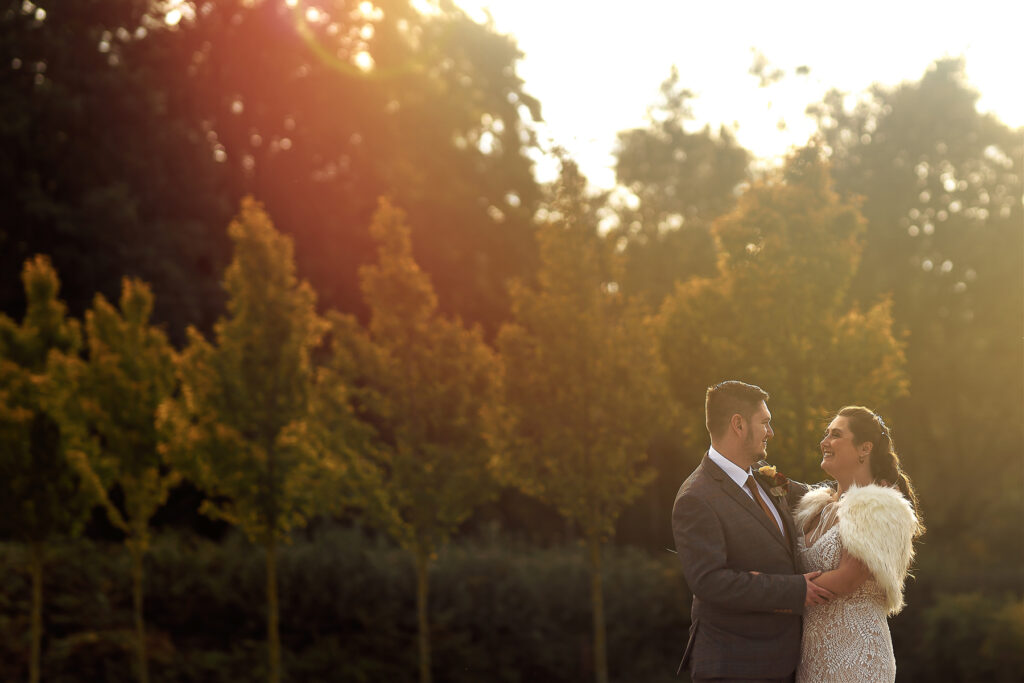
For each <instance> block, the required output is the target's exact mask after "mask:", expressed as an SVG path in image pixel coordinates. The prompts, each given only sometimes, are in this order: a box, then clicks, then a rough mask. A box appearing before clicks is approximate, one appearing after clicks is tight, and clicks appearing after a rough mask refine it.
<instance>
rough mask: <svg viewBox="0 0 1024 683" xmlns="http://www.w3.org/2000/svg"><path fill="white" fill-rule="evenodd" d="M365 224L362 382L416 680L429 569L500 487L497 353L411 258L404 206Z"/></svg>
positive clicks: (386, 209)
mask: <svg viewBox="0 0 1024 683" xmlns="http://www.w3.org/2000/svg"><path fill="white" fill-rule="evenodd" d="M370 232H371V234H372V235H373V237H374V239H375V240H376V241H377V243H378V245H379V246H378V258H377V263H376V264H373V265H369V266H365V267H364V268H363V269H362V270H361V271H360V278H361V280H362V287H363V291H364V292H365V296H366V302H367V304H368V305H369V307H370V311H371V316H370V324H369V333H370V338H371V340H372V343H373V344H374V345H375V346H376V347H377V349H378V354H377V355H376V358H377V360H378V363H377V364H376V365H375V366H370V367H368V368H366V370H369V371H370V373H369V376H368V377H367V381H368V382H369V383H370V385H371V386H372V387H373V388H374V390H375V391H376V392H377V394H378V396H379V397H380V399H381V401H380V402H379V403H378V406H379V412H378V413H377V415H376V416H374V418H371V419H374V421H375V422H376V423H377V424H378V425H379V428H380V434H381V439H382V443H381V445H380V449H381V450H382V451H384V461H383V463H382V466H383V468H384V474H383V476H382V479H383V485H384V487H385V491H386V495H387V498H388V500H389V503H390V505H391V510H392V512H393V514H390V515H389V516H388V518H387V519H385V520H380V521H383V522H384V524H383V526H384V528H385V530H386V531H387V532H388V533H389V534H390V535H391V536H392V537H393V538H394V539H395V540H396V541H397V542H398V543H399V544H400V545H401V546H402V547H403V548H404V549H405V550H407V551H408V552H409V553H410V554H411V556H412V559H413V561H414V565H415V568H416V609H417V619H418V631H419V655H420V656H419V665H420V681H421V683H429V682H430V680H431V664H430V659H431V658H430V626H429V619H428V609H427V608H428V604H429V603H428V598H429V569H430V565H431V563H432V562H433V561H434V559H436V557H437V552H438V549H439V548H440V547H441V546H442V545H444V544H445V543H446V542H447V541H448V539H449V538H450V537H451V535H452V533H453V532H454V531H456V530H457V529H458V527H459V525H460V524H461V523H462V522H464V521H465V520H466V519H467V518H468V517H469V515H470V514H471V513H472V512H473V510H474V508H476V507H478V506H479V505H480V504H481V503H483V502H485V501H486V500H489V499H491V498H493V497H494V496H495V495H496V494H497V482H496V481H495V480H494V479H493V477H492V476H491V474H490V472H489V462H490V460H491V458H492V446H491V441H492V439H491V437H492V435H493V432H494V426H493V424H494V418H495V416H496V413H497V401H498V381H499V374H498V361H497V358H496V357H495V356H494V353H493V352H492V351H491V349H490V348H489V347H488V346H487V345H486V344H485V343H484V340H483V336H482V333H481V331H480V329H479V328H474V329H471V330H468V329H466V328H464V327H463V326H462V322H461V321H460V320H458V319H456V320H448V319H446V318H444V317H441V316H440V315H439V313H438V310H437V296H436V294H435V293H434V289H433V286H432V284H431V281H430V278H429V277H428V276H427V275H426V274H425V273H424V272H423V271H422V270H420V268H419V266H418V265H417V263H416V261H415V260H414V259H413V254H412V244H411V241H410V235H409V232H410V231H409V228H408V226H407V225H406V222H405V214H404V212H402V211H400V210H398V209H396V208H394V207H393V206H392V205H391V204H390V203H389V202H387V201H385V200H382V201H381V203H380V208H379V209H378V210H377V213H376V214H375V216H374V220H373V225H372V226H371V228H370Z"/></svg>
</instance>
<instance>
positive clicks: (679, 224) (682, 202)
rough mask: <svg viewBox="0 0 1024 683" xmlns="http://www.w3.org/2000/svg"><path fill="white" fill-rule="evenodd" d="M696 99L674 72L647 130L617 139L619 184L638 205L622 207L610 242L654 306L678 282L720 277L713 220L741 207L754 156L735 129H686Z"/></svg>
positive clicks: (629, 285)
mask: <svg viewBox="0 0 1024 683" xmlns="http://www.w3.org/2000/svg"><path fill="white" fill-rule="evenodd" d="M693 97H694V95H693V93H692V92H690V91H689V90H686V89H684V88H683V87H682V86H681V84H680V82H679V72H678V70H677V69H675V68H674V67H673V69H672V74H671V76H669V78H668V79H667V80H666V81H665V82H664V83H662V85H661V99H660V100H659V101H658V102H657V103H656V104H655V106H653V107H651V109H650V110H649V111H648V115H647V118H648V125H647V127H645V128H634V129H632V130H627V131H622V132H620V133H619V135H618V147H617V149H616V153H615V157H616V159H615V175H616V179H617V180H618V182H619V184H620V185H621V186H623V187H625V188H626V189H628V190H629V191H630V192H631V193H632V194H633V196H634V197H635V199H636V203H635V205H626V206H621V207H618V210H617V214H618V221H619V225H618V227H617V228H616V229H615V230H613V231H612V232H611V234H610V239H613V240H617V241H618V246H619V248H620V249H622V250H623V251H624V260H625V270H624V272H623V274H622V280H623V281H622V283H621V284H622V286H623V287H624V288H625V291H626V292H627V293H629V294H631V295H639V296H641V297H643V298H644V299H645V300H646V301H647V302H648V303H650V304H651V305H654V306H657V305H659V304H660V303H661V301H662V299H664V298H665V296H667V295H668V294H670V293H671V292H672V290H673V288H674V286H675V283H676V282H677V281H681V280H685V279H687V278H689V277H692V276H695V275H699V276H710V275H712V274H713V266H714V259H715V245H714V242H713V240H712V238H711V232H710V229H711V222H712V221H713V220H714V219H715V218H717V217H718V216H721V215H722V214H724V213H726V212H728V211H729V210H730V209H732V207H733V206H735V204H736V196H737V189H738V187H739V186H740V185H741V184H742V183H744V182H745V181H747V180H748V172H747V166H748V164H749V162H750V153H749V152H747V150H745V149H743V148H742V147H740V146H739V145H738V144H737V143H736V140H735V139H734V138H733V136H732V134H731V132H730V131H729V129H728V128H725V127H724V126H723V127H722V128H721V129H720V130H719V131H718V133H717V134H715V133H713V132H712V131H711V129H710V127H708V126H705V127H704V128H703V129H701V130H698V131H691V130H687V124H688V122H689V121H690V120H691V119H692V118H693V115H692V113H691V111H690V107H689V103H688V100H690V99H692V98H693Z"/></svg>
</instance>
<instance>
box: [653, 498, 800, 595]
mask: <svg viewBox="0 0 1024 683" xmlns="http://www.w3.org/2000/svg"><path fill="white" fill-rule="evenodd" d="M672 533H673V535H674V536H675V542H676V550H677V551H678V553H679V561H680V562H681V563H682V565H683V575H684V576H685V577H686V583H687V584H688V585H689V586H690V590H692V591H693V594H694V595H696V596H697V597H698V598H700V599H701V600H703V601H705V602H708V603H711V604H715V605H718V606H720V607H726V608H729V609H736V610H742V611H748V612H772V611H776V610H790V611H792V612H793V613H795V614H802V613H803V611H804V600H805V599H806V593H807V587H806V583H805V581H804V577H803V576H802V575H800V574H752V573H751V572H749V571H740V570H736V569H732V568H730V567H728V566H727V564H726V560H727V556H726V549H725V535H724V533H723V531H722V527H721V524H720V522H719V520H718V516H717V515H716V514H715V513H714V511H713V510H711V508H710V507H709V506H708V505H707V503H705V502H704V501H703V500H701V499H700V498H698V497H696V496H683V497H681V498H679V499H678V500H677V501H676V504H675V507H674V509H673V511H672Z"/></svg>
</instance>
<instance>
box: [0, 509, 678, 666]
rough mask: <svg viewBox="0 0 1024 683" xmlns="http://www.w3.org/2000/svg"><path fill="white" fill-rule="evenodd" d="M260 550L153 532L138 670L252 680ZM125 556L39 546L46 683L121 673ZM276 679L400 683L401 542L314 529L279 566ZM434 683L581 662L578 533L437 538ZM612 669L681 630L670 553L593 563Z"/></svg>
mask: <svg viewBox="0 0 1024 683" xmlns="http://www.w3.org/2000/svg"><path fill="white" fill-rule="evenodd" d="M21 562H22V558H21V556H20V553H19V551H18V549H17V548H16V547H14V546H0V569H3V570H6V571H5V572H4V575H5V576H7V577H10V578H9V579H8V580H7V581H5V582H4V584H3V585H2V586H0V606H3V608H4V609H3V611H2V616H0V680H19V679H22V678H25V665H24V662H25V660H26V652H27V646H28V640H27V635H26V634H27V615H28V597H29V588H28V582H27V575H26V573H25V571H24V570H23V569H22V568H21ZM263 562H264V558H263V556H262V553H261V552H260V551H259V549H257V548H254V547H253V546H251V545H249V544H248V543H247V542H246V541H245V540H244V539H243V538H241V537H240V536H234V535H232V536H229V537H228V538H227V539H226V540H225V541H224V542H223V543H221V544H216V543H212V542H209V541H202V540H198V539H196V538H194V537H190V536H163V537H160V538H159V539H158V540H157V541H156V542H155V544H154V547H153V552H152V553H151V555H150V557H149V558H148V559H147V567H146V571H147V577H148V580H147V585H146V614H147V620H148V622H149V630H148V638H149V642H148V643H147V645H148V646H149V651H150V654H151V659H152V667H151V679H152V680H153V681H154V683H157V682H159V683H163V682H167V683H170V682H174V683H178V682H181V683H185V682H186V681H188V682H194V681H203V682H206V681H210V682H220V681H224V682H228V681H231V682H234V681H242V680H259V679H261V678H263V677H265V661H266V656H265V649H264V648H265V644H264V641H265V637H266V633H265V621H264V614H265V604H264V593H263V572H264V564H263ZM129 570H130V568H129V562H128V557H127V554H126V553H125V552H124V551H123V549H122V548H121V547H120V546H119V545H100V544H95V543H90V542H87V541H82V542H79V543H75V544H72V545H66V546H62V547H60V548H58V549H56V550H55V551H54V553H53V556H52V557H51V559H50V565H49V569H48V574H47V576H48V579H47V584H48V585H47V593H46V595H47V605H46V610H45V614H46V620H47V621H46V640H45V643H44V661H43V674H44V678H45V680H48V681H62V682H63V681H67V682H68V683H70V682H72V681H89V682H90V683H92V682H95V681H118V682H119V681H131V680H133V677H132V673H131V672H132V668H131V662H132V660H131V657H132V650H131V637H132V636H131V600H130V594H129V587H130V582H129V581H128V577H129ZM278 571H279V576H280V588H281V593H280V595H281V628H280V631H281V637H282V645H283V648H284V651H283V667H284V674H285V680H287V681H289V682H291V683H298V682H305V681H310V682H313V681H351V682H353V683H354V682H363V681H365V682H371V681H373V682H376V681H388V682H392V681H394V682H396V683H400V682H401V681H410V682H412V681H415V680H416V679H417V675H416V674H417V661H416V646H415V637H416V621H415V592H414V576H413V569H412V565H411V561H410V559H409V558H408V556H407V555H406V554H405V553H403V552H401V551H399V550H398V549H396V548H394V547H393V546H391V545H389V544H386V543H384V542H382V541H379V540H376V539H374V538H372V537H370V536H368V535H366V534H364V533H362V532H361V531H359V530H357V529H342V528H337V527H326V528H322V529H321V530H319V531H317V532H315V533H311V534H310V535H309V537H305V536H302V537H299V538H297V539H296V540H295V542H294V543H293V544H292V545H290V546H288V547H286V548H284V550H283V552H282V553H281V558H280V564H279V568H278ZM431 585H432V591H431V596H430V599H431V614H432V630H433V637H434V647H435V650H434V670H435V674H436V677H437V679H438V680H443V681H452V682H454V683H462V682H465V683H469V682H470V681H473V682H477V681H496V682H501V681H508V682H510V683H512V682H516V681H574V682H575V681H580V680H588V679H589V678H590V677H592V674H593V672H592V669H591V667H592V661H593V657H592V653H591V651H590V642H591V620H590V613H589V609H590V606H589V605H590V603H589V593H588V591H589V577H588V574H587V569H586V565H585V563H584V558H583V552H582V549H581V548H577V547H563V548H552V549H538V548H535V547H530V546H526V545H522V544H510V543H509V542H508V541H507V539H502V538H500V537H497V536H495V535H493V534H492V536H491V538H489V539H487V540H482V541H477V542H472V543H466V544H459V545H455V546H451V547H449V548H447V549H446V550H444V551H443V552H442V553H441V554H440V557H439V558H438V561H437V562H436V563H435V565H434V567H433V569H432V576H431ZM605 587H606V588H605V590H606V602H607V610H608V614H607V616H608V642H609V655H610V658H609V666H610V670H611V674H612V678H613V679H614V680H622V681H649V682H653V681H669V680H678V679H676V678H675V677H674V668H675V665H676V662H677V661H678V657H679V656H680V654H681V652H682V645H683V643H684V642H685V637H686V630H687V627H688V600H687V595H686V589H685V585H684V584H683V581H682V576H681V572H680V571H679V570H678V568H677V566H676V564H675V562H674V558H672V557H671V556H670V555H668V554H667V553H666V555H665V557H663V558H662V557H656V558H652V557H651V556H650V555H649V554H647V553H644V552H640V551H634V550H628V549H615V548H610V549H609V552H608V558H607V563H606V576H605Z"/></svg>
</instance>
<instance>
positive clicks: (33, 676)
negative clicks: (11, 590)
mask: <svg viewBox="0 0 1024 683" xmlns="http://www.w3.org/2000/svg"><path fill="white" fill-rule="evenodd" d="M30 554H31V571H32V626H31V638H32V649H31V654H30V655H29V657H30V659H29V664H28V680H29V682H30V683H39V668H40V658H41V657H40V655H41V653H42V643H43V544H42V543H39V542H35V543H32V545H31V548H30Z"/></svg>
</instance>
